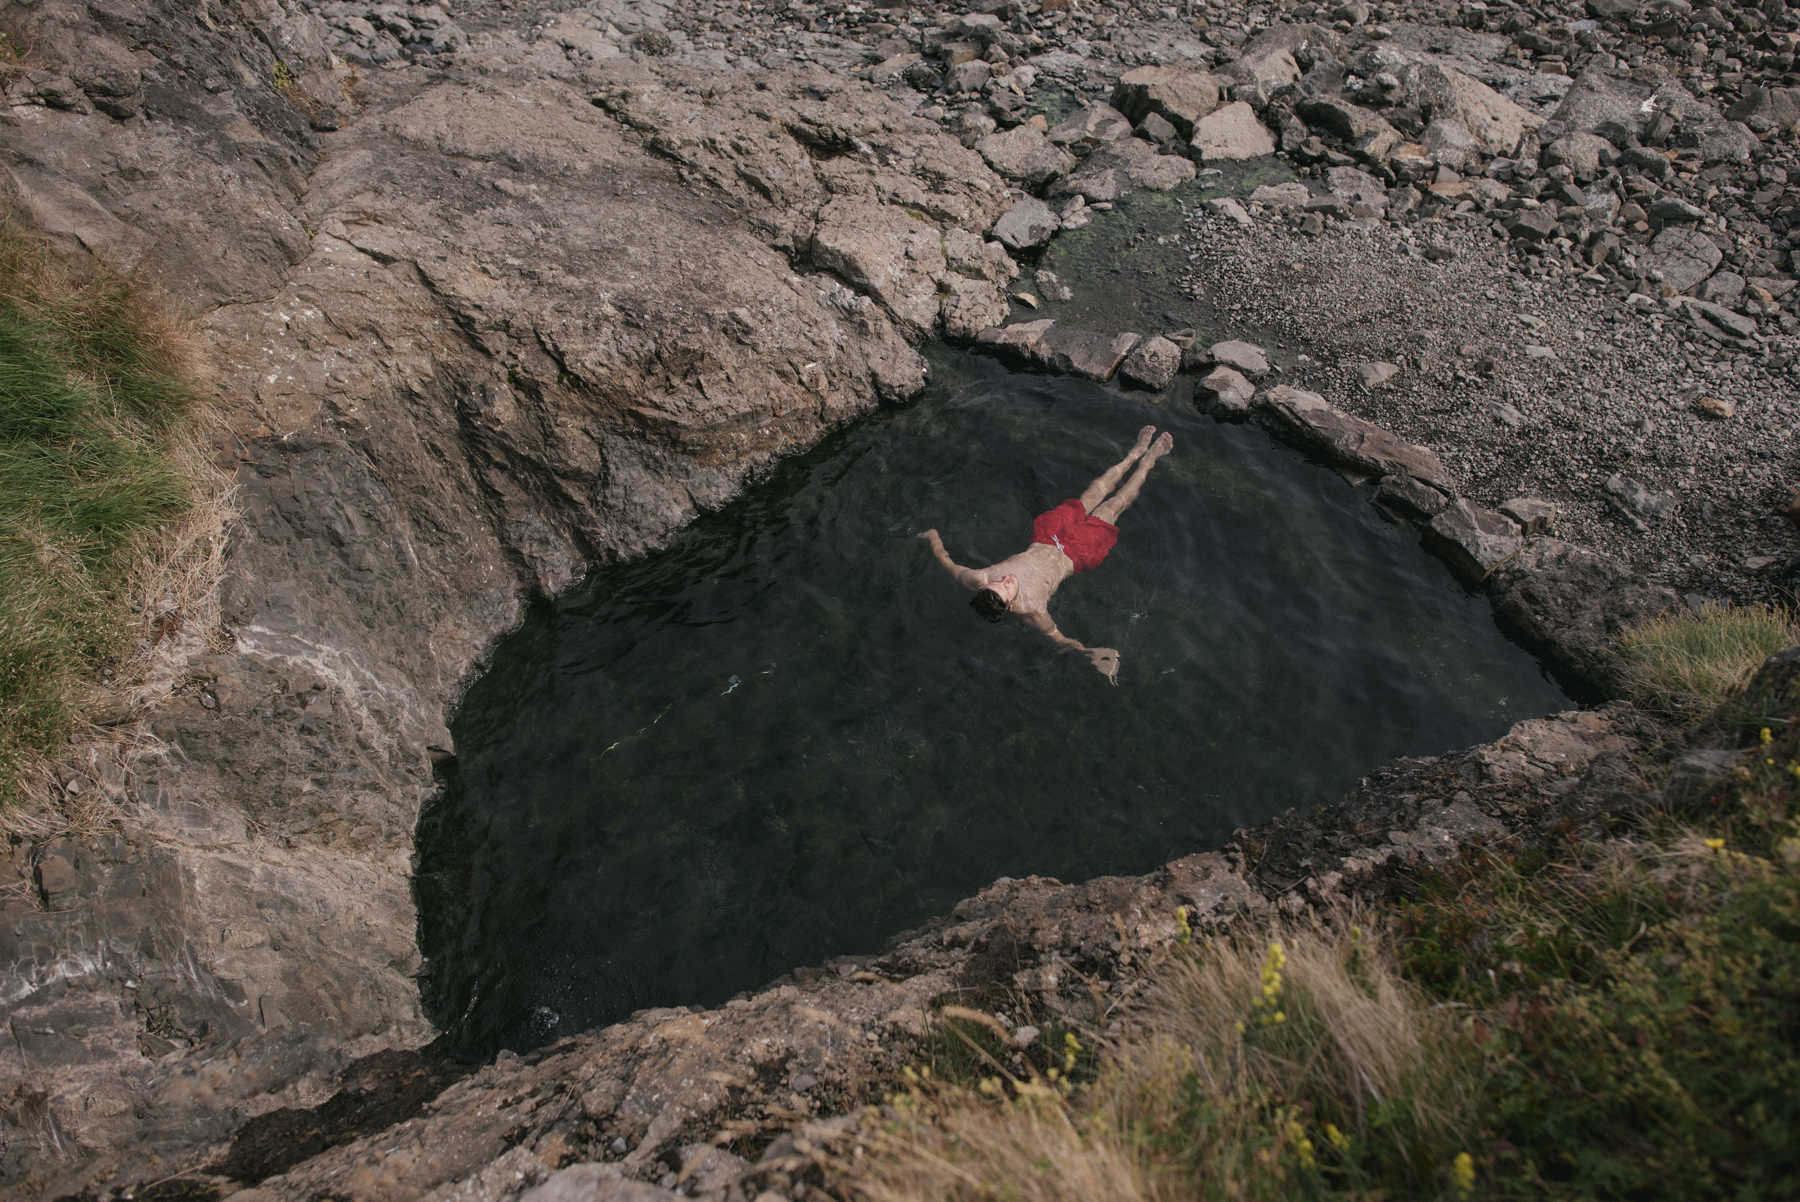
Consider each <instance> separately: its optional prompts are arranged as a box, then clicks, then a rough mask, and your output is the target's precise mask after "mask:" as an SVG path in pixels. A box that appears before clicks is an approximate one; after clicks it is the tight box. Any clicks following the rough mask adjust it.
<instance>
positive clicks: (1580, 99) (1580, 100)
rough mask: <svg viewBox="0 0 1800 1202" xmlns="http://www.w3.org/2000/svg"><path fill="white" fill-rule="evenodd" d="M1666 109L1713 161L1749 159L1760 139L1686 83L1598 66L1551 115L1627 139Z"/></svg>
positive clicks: (1574, 126)
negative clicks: (1643, 79) (1622, 74)
mask: <svg viewBox="0 0 1800 1202" xmlns="http://www.w3.org/2000/svg"><path fill="white" fill-rule="evenodd" d="M1664 113H1666V114H1668V115H1669V116H1670V117H1671V118H1673V119H1674V120H1675V121H1677V122H1679V123H1680V124H1681V127H1682V128H1683V129H1684V130H1685V131H1686V132H1688V133H1691V134H1693V135H1695V136H1696V137H1697V138H1698V140H1699V148H1700V157H1701V158H1702V159H1703V160H1704V161H1706V162H1708V163H1717V162H1732V163H1743V162H1748V161H1749V160H1750V155H1751V152H1752V151H1753V150H1754V149H1755V148H1756V147H1757V146H1758V145H1759V143H1758V141H1757V138H1756V135H1755V134H1754V133H1752V132H1751V130H1750V127H1749V126H1747V125H1745V124H1744V123H1743V122H1742V121H1738V120H1733V119H1730V118H1729V117H1727V116H1726V115H1724V114H1721V113H1720V112H1719V111H1718V110H1716V109H1714V108H1712V107H1711V106H1710V105H1706V104H1703V103H1701V102H1700V101H1698V100H1696V99H1694V97H1693V96H1692V95H1691V94H1689V92H1688V91H1687V89H1686V88H1683V87H1682V86H1681V85H1680V84H1677V83H1666V84H1663V85H1662V86H1660V87H1652V86H1651V85H1649V84H1644V83H1639V82H1638V81H1636V80H1634V79H1620V78H1618V77H1616V76H1612V75H1607V74H1605V73H1604V72H1601V71H1594V70H1589V71H1583V72H1582V73H1581V75H1580V77H1579V78H1577V79H1576V80H1575V82H1574V84H1572V85H1571V86H1570V87H1569V90H1568V91H1567V92H1566V93H1564V95H1563V99H1562V103H1561V104H1560V105H1558V106H1557V109H1556V112H1555V113H1554V114H1553V115H1552V117H1551V121H1552V122H1554V123H1555V124H1557V125H1559V126H1561V127H1562V128H1563V129H1564V130H1567V131H1580V132H1582V133H1591V134H1599V135H1600V136H1601V137H1603V138H1606V139H1607V140H1608V141H1611V142H1613V143H1614V144H1615V145H1623V144H1624V142H1625V139H1626V138H1628V137H1634V138H1641V137H1643V136H1644V134H1645V133H1647V132H1648V127H1649V124H1650V123H1651V122H1652V121H1654V120H1655V119H1656V118H1657V117H1658V116H1659V115H1660V114H1664Z"/></svg>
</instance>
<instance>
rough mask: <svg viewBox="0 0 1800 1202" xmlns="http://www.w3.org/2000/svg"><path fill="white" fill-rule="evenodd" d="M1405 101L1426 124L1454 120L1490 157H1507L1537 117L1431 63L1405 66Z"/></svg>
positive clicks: (1402, 81)
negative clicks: (1497, 155) (1495, 155)
mask: <svg viewBox="0 0 1800 1202" xmlns="http://www.w3.org/2000/svg"><path fill="white" fill-rule="evenodd" d="M1399 79H1400V86H1401V89H1402V90H1403V92H1404V95H1405V98H1406V102H1407V104H1409V105H1410V106H1412V107H1413V108H1416V109H1418V110H1419V112H1420V113H1421V114H1423V115H1424V117H1425V119H1426V120H1427V121H1437V120H1444V121H1455V122H1457V123H1458V124H1460V125H1461V126H1462V127H1463V128H1464V129H1466V130H1468V131H1469V134H1470V136H1471V137H1473V138H1474V140H1475V143H1476V145H1478V146H1480V147H1481V148H1482V149H1483V150H1485V151H1487V152H1488V153H1490V154H1510V153H1512V151H1513V149H1514V147H1516V146H1517V145H1518V144H1519V139H1520V137H1522V136H1523V135H1524V134H1525V132H1526V131H1527V130H1535V129H1536V128H1537V127H1538V125H1539V124H1540V123H1541V122H1540V120H1539V118H1537V117H1536V116H1534V115H1533V114H1532V113H1530V112H1529V111H1527V110H1526V109H1524V108H1522V107H1520V106H1519V105H1516V104H1514V103H1513V102H1512V101H1510V100H1508V99H1507V98H1506V97H1504V96H1502V95H1501V94H1500V93H1498V92H1496V91H1494V89H1492V88H1490V87H1488V86H1487V85H1486V84H1484V83H1482V82H1481V81H1480V80H1478V79H1473V78H1471V77H1469V76H1467V75H1464V74H1463V73H1462V72H1461V71H1458V70H1456V69H1455V68H1453V67H1446V66H1443V65H1442V64H1439V63H1434V62H1414V63H1410V64H1408V65H1407V66H1406V67H1405V68H1404V69H1403V70H1402V71H1401V72H1400V74H1399Z"/></svg>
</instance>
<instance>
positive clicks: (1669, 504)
mask: <svg viewBox="0 0 1800 1202" xmlns="http://www.w3.org/2000/svg"><path fill="white" fill-rule="evenodd" d="M1600 491H1601V493H1602V494H1603V495H1604V496H1605V497H1606V503H1607V504H1608V505H1610V506H1611V507H1612V509H1613V512H1615V513H1617V514H1618V515H1619V516H1620V517H1622V518H1624V519H1625V522H1626V524H1627V525H1629V526H1630V527H1631V528H1632V529H1634V530H1636V531H1637V532H1638V533H1639V534H1642V533H1644V532H1645V531H1646V530H1648V529H1649V528H1650V523H1652V522H1666V521H1668V520H1669V519H1670V518H1672V517H1674V516H1675V511H1676V509H1678V508H1679V507H1680V504H1681V503H1680V502H1679V501H1677V500H1676V499H1675V498H1674V497H1673V496H1670V495H1669V494H1668V493H1661V492H1652V491H1651V490H1650V489H1649V488H1647V487H1645V485H1644V483H1643V482H1642V481H1641V480H1634V479H1632V478H1631V477H1630V476H1627V475H1624V474H1622V473H1621V474H1615V475H1614V476H1612V477H1611V478H1610V479H1608V480H1607V482H1606V483H1605V484H1603V485H1601V488H1600Z"/></svg>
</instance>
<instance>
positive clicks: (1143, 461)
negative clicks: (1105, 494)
mask: <svg viewBox="0 0 1800 1202" xmlns="http://www.w3.org/2000/svg"><path fill="white" fill-rule="evenodd" d="M1174 449H1175V436H1174V435H1173V434H1170V433H1168V432H1167V431H1165V432H1164V433H1163V436H1162V437H1161V438H1159V439H1157V440H1156V442H1155V443H1154V444H1152V445H1151V447H1150V449H1149V450H1147V451H1145V452H1144V454H1143V456H1142V458H1140V459H1139V460H1138V466H1137V471H1135V472H1133V473H1131V479H1129V480H1127V481H1125V487H1124V488H1121V489H1120V490H1119V491H1118V492H1116V493H1114V494H1113V495H1112V496H1111V497H1110V498H1108V499H1107V500H1106V501H1104V502H1103V503H1101V504H1100V505H1099V506H1098V507H1097V508H1095V509H1093V510H1092V511H1091V512H1092V514H1093V516H1095V517H1097V518H1099V519H1100V520H1101V521H1103V522H1111V523H1112V524H1113V525H1115V526H1117V525H1118V524H1119V515H1120V514H1122V513H1124V512H1125V511H1126V510H1127V509H1130V508H1131V503H1132V502H1133V501H1135V500H1137V499H1138V493H1139V492H1141V491H1142V490H1143V487H1144V477H1145V476H1148V475H1149V474H1150V469H1151V468H1153V467H1155V466H1156V461H1157V460H1158V459H1161V458H1162V457H1163V456H1164V455H1167V454H1168V453H1169V452H1170V451H1172V450H1174Z"/></svg>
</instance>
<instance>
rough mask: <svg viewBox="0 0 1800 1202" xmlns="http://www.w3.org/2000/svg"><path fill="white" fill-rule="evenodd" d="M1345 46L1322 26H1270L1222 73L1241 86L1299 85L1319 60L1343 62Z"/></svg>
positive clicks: (1247, 44) (1246, 46) (1336, 36)
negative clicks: (1305, 74) (1300, 80)
mask: <svg viewBox="0 0 1800 1202" xmlns="http://www.w3.org/2000/svg"><path fill="white" fill-rule="evenodd" d="M1344 53H1345V51H1344V43H1343V40H1342V39H1341V38H1339V37H1338V35H1337V34H1336V33H1334V32H1333V31H1331V30H1330V29H1327V28H1325V27H1324V26H1322V25H1313V24H1297V25H1285V24H1284V25H1272V26H1270V27H1269V28H1267V29H1265V30H1263V31H1262V32H1261V33H1259V34H1257V35H1256V36H1255V37H1253V38H1251V39H1250V40H1249V41H1248V42H1246V43H1244V48H1243V50H1242V51H1240V52H1239V54H1238V57H1237V58H1236V59H1235V60H1234V61H1232V62H1230V63H1227V64H1226V65H1225V66H1224V67H1223V68H1221V70H1223V71H1224V73H1225V74H1226V75H1228V76H1229V77H1231V78H1232V79H1234V80H1236V81H1237V82H1238V83H1241V84H1252V85H1261V86H1262V87H1264V88H1266V89H1271V90H1272V89H1274V88H1277V87H1280V86H1281V85H1282V84H1289V83H1295V82H1298V80H1299V79H1300V77H1301V76H1302V75H1303V74H1304V73H1305V70H1306V68H1308V67H1310V66H1311V65H1312V64H1313V63H1315V62H1317V61H1319V60H1321V59H1342V58H1343V57H1344Z"/></svg>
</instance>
